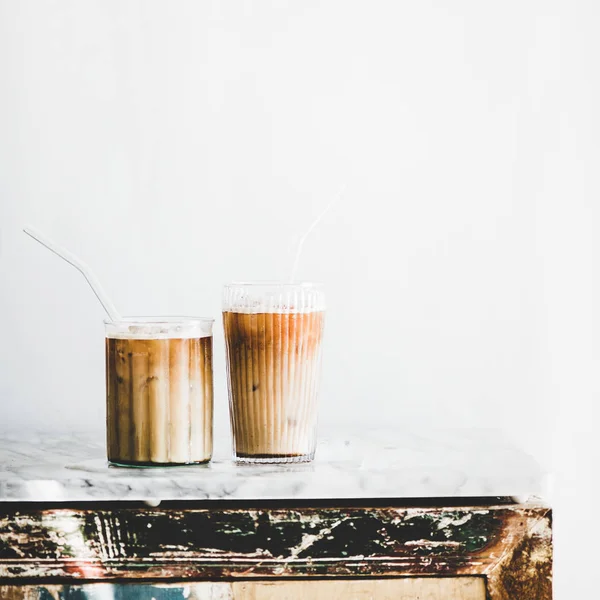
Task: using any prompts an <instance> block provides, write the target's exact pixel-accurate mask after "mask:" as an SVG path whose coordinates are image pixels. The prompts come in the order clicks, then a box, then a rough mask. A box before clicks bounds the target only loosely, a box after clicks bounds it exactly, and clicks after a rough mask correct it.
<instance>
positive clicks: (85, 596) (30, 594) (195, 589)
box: [0, 577, 485, 600]
mask: <svg viewBox="0 0 600 600" xmlns="http://www.w3.org/2000/svg"><path fill="white" fill-rule="evenodd" d="M0 598H2V599H3V600H50V599H52V600H131V599H132V598H135V600H280V599H281V598H285V599H286V600H305V599H307V598H310V600H346V599H347V598H363V599H364V598H377V600H399V599H400V600H448V599H449V598H452V600H485V586H484V585H483V581H482V579H481V578H478V577H453V578H432V577H428V578H417V577H411V578H403V579H362V580H357V579H354V580H340V579H338V580H327V581H326V580H322V579H321V580H316V581H315V580H308V581H297V580H296V581H285V580H275V581H273V580H271V581H256V580H255V581H234V582H208V581H203V582H199V583H183V584H181V583H176V584H170V585H165V584H156V583H148V584H142V585H140V584H131V583H123V584H107V583H100V584H88V585H31V586H24V587H23V586H0Z"/></svg>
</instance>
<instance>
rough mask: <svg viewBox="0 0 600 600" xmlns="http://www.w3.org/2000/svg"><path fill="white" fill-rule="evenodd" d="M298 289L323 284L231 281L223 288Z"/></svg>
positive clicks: (318, 286) (312, 282)
mask: <svg viewBox="0 0 600 600" xmlns="http://www.w3.org/2000/svg"><path fill="white" fill-rule="evenodd" d="M241 286H244V287H297V288H321V287H323V284H322V283H320V282H317V281H268V280H265V281H230V282H229V283H226V284H225V285H224V286H223V287H226V288H230V287H241Z"/></svg>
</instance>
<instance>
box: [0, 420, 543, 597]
mask: <svg viewBox="0 0 600 600" xmlns="http://www.w3.org/2000/svg"><path fill="white" fill-rule="evenodd" d="M103 454H104V447H103V441H102V437H101V436H100V435H97V434H81V435H77V436H73V435H69V436H58V435H43V434H35V435H34V434H30V435H25V436H24V435H23V434H18V435H17V434H14V435H11V434H2V435H0V464H1V465H2V471H1V472H0V598H2V599H4V598H7V599H11V600H17V599H18V600H22V599H28V600H34V599H35V600H49V599H50V598H53V599H56V600H58V599H61V600H85V599H87V598H93V599H97V600H126V599H127V600H129V599H140V600H151V599H154V600H175V599H177V600H179V599H183V598H186V599H190V598H191V599H207V598H211V599H224V598H227V599H235V600H239V599H253V600H262V599H264V600H267V599H272V598H273V599H274V598H289V599H300V598H316V599H320V598H323V599H325V598H326V599H332V598H333V599H336V598H390V599H391V598H395V599H396V598H400V599H402V600H442V599H443V600H448V599H451V598H455V599H457V600H507V599H515V600H517V599H518V600H546V599H550V598H551V597H552V577H551V569H552V537H551V511H550V509H549V508H548V507H547V506H545V505H544V503H543V502H542V501H540V500H538V499H536V497H539V496H542V495H543V493H544V485H545V479H544V474H543V473H542V472H541V471H540V469H539V467H538V466H537V465H536V464H535V462H534V461H532V459H531V458H530V457H528V456H527V455H525V454H523V453H521V452H519V451H517V450H515V449H513V448H511V447H510V446H509V445H507V444H505V443H504V442H503V441H502V439H501V438H499V437H498V436H496V435H495V434H494V433H493V432H489V431H488V432H469V431H462V432H460V431H453V432H440V431H438V432H430V433H429V434H428V436H416V435H414V434H411V433H409V432H400V433H399V432H396V433H392V432H382V431H375V432H368V433H363V434H361V435H360V436H352V435H347V434H346V435H343V434H342V435H338V436H332V437H330V438H325V439H324V440H323V442H322V443H321V445H320V447H319V450H318V455H317V456H318V458H317V460H316V461H315V463H314V464H311V465H297V466H277V467H270V466H257V467H254V466H236V465H234V464H232V463H231V461H229V460H228V459H227V458H226V457H218V456H217V457H216V459H215V461H214V462H213V463H212V464H211V465H208V466H206V467H184V468H174V469H173V468H172V469H151V470H149V469H143V470H142V469H117V468H112V467H108V466H107V465H106V464H105V461H104V459H103ZM465 491H466V492H467V493H465ZM473 492H475V493H473ZM515 494H518V495H519V496H520V499H519V500H516V499H515V498H514V495H515ZM159 501H160V503H159Z"/></svg>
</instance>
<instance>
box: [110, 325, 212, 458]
mask: <svg viewBox="0 0 600 600" xmlns="http://www.w3.org/2000/svg"><path fill="white" fill-rule="evenodd" d="M213 322H214V321H213V319H205V318H195V317H169V318H164V317H157V318H130V319H124V320H122V321H119V322H109V321H106V322H105V328H106V408H107V414H106V429H107V447H108V460H109V461H110V462H111V463H112V464H115V465H123V466H167V465H183V464H193V463H204V462H207V461H209V460H210V458H211V455H212V421H213V373H212V326H213Z"/></svg>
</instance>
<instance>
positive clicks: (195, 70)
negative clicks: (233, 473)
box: [0, 0, 600, 600]
mask: <svg viewBox="0 0 600 600" xmlns="http://www.w3.org/2000/svg"><path fill="white" fill-rule="evenodd" d="M599 17H600V10H599V9H598V5H597V4H596V3H594V2H593V1H590V2H584V1H572V2H568V3H567V2H557V1H552V0H551V1H541V0H540V1H529V2H520V1H515V0H510V1H508V2H502V3H497V2H496V3H494V2H478V1H475V0H473V1H459V2H445V1H442V0H437V1H435V0H430V1H428V2H395V1H393V0H387V1H383V0H382V1H379V0H369V1H368V2H367V1H366V0H363V1H354V0H352V1H349V0H344V1H342V0H326V1H321V2H317V1H315V0H304V1H302V2H301V1H288V2H283V1H282V2H275V1H271V2H269V1H258V0H256V1H244V2H241V1H234V2H226V1H213V2H196V1H180V2H167V1H165V0H163V1H158V0H138V1H133V0H120V1H117V0H98V1H91V0H71V1H69V0H54V1H51V2H42V1H37V2H34V1H31V0H21V1H19V2H11V1H10V0H0V285H1V287H0V314H1V315H2V316H3V328H2V334H1V335H0V426H1V427H11V428H12V427H18V426H22V425H27V426H35V427H54V428H57V429H59V428H60V429H74V428H84V427H85V428H90V427H102V426H103V420H104V388H103V376H104V375H103V369H104V366H103V341H102V340H103V326H102V318H103V314H102V312H101V310H100V308H99V306H98V305H97V303H96V300H95V298H94V297H93V295H92V294H91V293H90V291H89V289H87V287H86V286H85V284H84V282H83V279H82V278H81V277H80V276H79V275H77V273H76V272H75V271H74V270H73V269H71V268H69V267H68V266H67V265H65V264H64V263H62V262H61V261H59V260H58V259H57V258H56V257H54V256H53V255H51V254H50V253H48V252H47V251H45V250H43V249H42V248H41V247H40V246H38V245H37V244H35V243H34V242H33V241H31V240H30V239H29V238H27V237H26V236H25V235H24V234H23V233H21V231H20V228H21V227H22V226H23V224H24V223H26V222H29V223H31V224H34V225H35V226H37V227H38V228H40V229H42V230H43V231H45V232H46V233H48V234H49V235H51V236H52V237H54V238H55V239H56V240H57V241H59V242H60V243H62V244H64V245H65V246H67V247H68V248H70V249H71V250H72V251H74V252H76V253H77V254H79V255H80V256H81V257H82V258H83V259H84V260H86V261H87V262H88V263H89V264H90V265H91V266H93V268H94V269H95V271H96V272H97V274H98V276H99V277H100V279H101V280H102V281H103V282H105V286H106V288H107V290H108V291H109V293H110V295H111V296H112V297H113V298H114V301H115V303H116V304H117V306H118V307H119V309H120V310H121V311H122V312H123V313H124V314H168V313H171V314H182V313H184V314H201V315H214V316H218V315H219V309H220V286H221V285H222V283H224V282H225V281H227V280H230V279H264V278H267V279H271V278H280V277H287V275H288V273H289V270H290V268H291V264H292V262H293V248H294V243H295V241H296V240H297V238H298V236H299V235H300V234H301V233H302V231H303V230H304V229H305V228H306V227H307V225H308V224H309V223H310V221H311V220H312V219H313V218H314V216H315V215H316V214H317V213H318V212H319V211H320V210H321V209H322V207H323V206H324V205H325V204H326V203H327V202H328V201H329V199H330V198H331V197H332V196H333V195H334V194H335V193H337V191H338V189H339V188H340V186H341V185H342V184H343V183H347V184H348V188H347V192H346V194H345V196H344V199H343V201H342V202H341V203H340V204H338V205H337V207H336V208H335V209H334V210H333V211H332V212H331V213H329V215H328V216H327V218H326V219H325V220H324V222H323V223H322V225H321V226H320V228H319V229H318V230H317V231H316V232H315V233H314V235H313V236H312V237H311V238H310V240H309V241H308V242H307V244H306V247H305V253H304V255H303V259H302V262H301V266H300V271H299V275H300V277H301V278H303V279H314V280H320V281H323V282H325V283H326V285H327V291H328V298H329V307H330V310H329V316H328V327H327V348H326V367H325V377H324V384H323V385H324V392H323V419H324V421H331V420H333V419H337V418H341V419H342V420H344V421H349V420H352V421H356V422H358V421H364V420H365V419H369V420H372V421H384V422H385V423H387V424H390V423H394V422H404V423H409V424H410V423H414V425H415V427H417V426H422V423H423V421H425V420H427V421H434V422H439V423H445V424H447V425H449V426H451V425H454V424H460V425H465V424H466V425H470V426H474V427H476V426H490V424H492V425H495V426H498V427H500V428H502V429H503V430H504V431H505V432H506V433H507V434H508V435H509V436H511V437H512V438H513V439H515V440H516V441H517V442H518V443H519V444H521V445H522V446H524V447H525V448H526V449H528V450H529V451H530V452H532V453H534V454H535V455H536V456H537V458H538V459H539V460H540V462H542V463H544V464H545V465H547V466H549V467H551V468H553V469H554V471H555V472H556V494H555V496H556V498H555V499H554V505H555V509H556V519H557V525H556V536H557V540H559V543H558V545H557V597H559V600H560V599H564V600H567V599H569V598H576V597H578V595H577V590H579V592H581V594H582V595H583V592H584V591H589V589H588V587H587V586H588V584H589V582H590V581H591V575H586V571H585V566H586V564H587V565H588V566H589V567H591V560H592V559H591V557H592V552H591V550H590V552H589V554H588V556H589V558H588V559H586V558H585V556H586V553H585V550H584V548H583V547H582V546H581V545H579V547H578V554H577V555H576V554H575V553H572V552H570V551H569V548H570V547H571V546H573V547H574V546H575V545H576V544H581V543H582V539H583V537H584V536H585V535H586V533H585V531H584V530H583V529H584V525H585V523H584V521H583V519H584V517H583V515H582V513H581V511H580V510H579V509H580V507H581V503H582V502H583V501H584V494H585V493H591V492H592V491H593V490H592V488H593V483H594V482H593V479H594V478H593V477H591V478H587V479H586V475H591V472H590V471H589V469H591V468H592V467H593V466H595V462H594V458H595V456H597V455H598V452H597V450H596V444H595V442H594V441H593V436H592V434H593V428H594V426H595V422H594V420H593V419H592V418H591V409H590V407H591V406H592V403H593V402H594V401H596V400H597V399H598V392H599V391H600V385H599V383H598V378H594V377H593V369H594V367H596V372H598V371H597V367H598V366H599V365H600V352H599V350H598V345H597V342H595V341H594V340H595V339H597V336H594V334H595V333H596V334H597V333H600V331H599V327H598V319H597V318H595V314H594V313H595V310H594V303H593V298H594V294H596V296H595V297H596V300H597V299H598V296H597V293H598V291H599V290H598V286H597V284H598V280H597V278H592V277H593V275H594V273H593V268H592V267H593V265H594V264H597V259H598V257H599V255H600V254H599V253H600V251H599V249H598V247H597V245H596V246H593V243H594V239H593V232H594V230H595V224H596V223H597V222H598V218H599V217H600V215H599V214H598V213H599V212H600V211H599V210H598V192H599V191H600V190H599V188H600V186H599V179H598V175H597V172H598V161H599V159H600V143H599V141H598V140H599V139H600V127H599V124H600V120H599V118H598V114H597V106H598V104H599V101H600V97H599V96H600V94H599V92H600V76H599V73H598V68H597V57H598V55H599V53H600V42H599V38H598V37H597V33H596V30H597V24H598V18H599ZM221 335H222V334H221V328H220V325H218V326H217V329H216V338H215V341H216V343H215V349H216V360H215V377H216V386H217V387H216V401H217V405H218V407H217V414H216V426H217V428H218V429H219V431H220V432H222V434H221V437H220V438H218V440H219V441H218V443H222V444H228V443H229V441H228V439H227V435H228V433H227V412H226V390H225V381H224V358H223V344H222V340H221ZM596 473H597V468H596ZM580 515H581V516H580ZM578 528H580V529H581V539H580V537H579V535H580V533H579V529H578ZM561 539H562V542H561V541H560V540H561ZM586 560H587V563H586ZM570 569H572V570H570ZM586 577H587V579H586ZM567 586H568V587H567ZM577 586H579V587H577ZM558 590H560V592H559V591H558Z"/></svg>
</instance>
